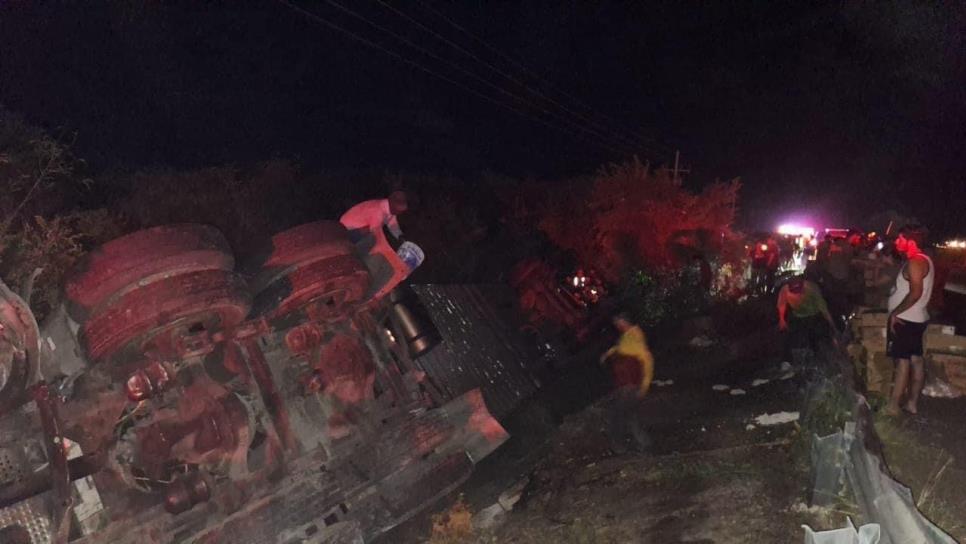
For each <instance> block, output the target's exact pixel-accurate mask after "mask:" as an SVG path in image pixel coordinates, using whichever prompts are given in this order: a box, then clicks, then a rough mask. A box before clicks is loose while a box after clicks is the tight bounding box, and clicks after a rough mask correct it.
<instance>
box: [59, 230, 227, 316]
mask: <svg viewBox="0 0 966 544" xmlns="http://www.w3.org/2000/svg"><path fill="white" fill-rule="evenodd" d="M234 266H235V259H234V257H233V256H232V253H231V249H230V248H229V246H228V242H227V241H226V240H225V237H224V236H222V234H221V232H219V231H218V229H216V228H214V227H209V226H207V225H195V224H181V225H163V226H159V227H154V228H150V229H145V230H141V231H138V232H134V233H131V234H128V235H127V236H123V237H121V238H118V239H116V240H112V241H110V242H107V243H106V244H104V245H102V246H101V247H99V248H97V249H95V250H94V251H92V252H90V253H89V254H87V255H86V256H85V257H84V258H83V259H81V262H80V263H79V264H78V265H77V266H76V267H75V268H74V270H73V272H72V273H71V274H70V276H69V277H68V279H67V282H66V286H65V290H66V293H67V312H68V314H69V315H70V317H71V318H73V319H74V320H75V321H77V322H78V323H83V322H85V321H87V320H88V319H89V318H90V317H91V316H92V315H93V314H95V313H97V312H98V311H99V310H100V309H101V308H102V306H103V305H104V304H105V303H106V302H107V301H108V300H109V299H111V297H113V296H114V295H116V294H117V293H119V292H120V291H122V290H124V289H125V288H127V287H129V286H132V285H134V284H136V283H138V282H142V281H145V280H148V279H150V278H151V277H153V276H158V275H177V274H184V273H189V272H197V271H202V270H223V271H230V270H232V269H233V268H234Z"/></svg>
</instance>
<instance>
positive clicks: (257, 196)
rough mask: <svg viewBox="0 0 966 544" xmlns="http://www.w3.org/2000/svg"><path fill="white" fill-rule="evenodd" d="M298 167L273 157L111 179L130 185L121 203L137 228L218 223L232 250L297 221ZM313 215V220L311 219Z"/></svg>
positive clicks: (118, 184) (298, 204)
mask: <svg viewBox="0 0 966 544" xmlns="http://www.w3.org/2000/svg"><path fill="white" fill-rule="evenodd" d="M297 181H301V180H300V179H299V172H298V169H297V168H296V167H295V166H294V165H293V164H291V163H289V162H288V161H284V160H273V161H268V162H265V163H262V164H259V165H257V166H256V167H254V168H248V169H245V168H241V167H237V166H232V165H229V166H219V167H211V168H204V169H200V170H191V171H173V170H157V171H150V172H137V173H135V174H133V175H130V176H122V177H120V178H119V179H114V180H111V183H112V184H113V185H117V186H119V187H127V188H129V193H128V196H127V197H126V198H124V199H123V200H122V201H121V203H120V208H121V210H122V211H123V213H124V215H125V216H127V217H130V218H132V221H133V222H134V223H135V224H136V227H137V228H147V227H152V226H156V225H163V224H169V223H205V224H209V225H213V226H215V227H218V229H220V230H221V232H222V233H224V234H225V236H226V237H227V238H228V240H229V241H230V242H231V243H232V245H233V246H235V247H236V248H243V247H246V246H250V245H251V243H252V240H254V239H256V238H259V237H264V236H267V235H269V234H270V233H272V232H275V231H276V230H281V229H280V228H279V227H277V225H281V226H282V227H284V226H290V225H289V223H297V222H298V218H297V217H296V216H297V215H298V213H297V212H298V207H299V206H300V205H301V204H302V202H304V200H305V199H304V198H299V196H300V195H298V194H297V193H296V192H295V189H294V187H295V183H296V182H297ZM316 219H317V218H316Z"/></svg>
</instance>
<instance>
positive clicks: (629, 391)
mask: <svg viewBox="0 0 966 544" xmlns="http://www.w3.org/2000/svg"><path fill="white" fill-rule="evenodd" d="M614 328H616V329H617V330H618V331H619V332H620V333H621V336H620V339H619V340H618V341H617V344H616V345H614V347H612V348H610V349H609V350H607V351H606V352H605V353H604V354H603V355H601V357H600V362H601V364H607V365H608V366H609V367H610V372H611V377H612V379H613V382H614V392H613V393H611V397H610V399H609V402H608V404H609V406H610V412H611V413H610V418H609V425H608V435H610V440H611V447H612V449H614V450H615V452H617V453H622V452H623V451H624V450H625V449H626V446H625V444H626V441H627V438H628V437H630V439H631V441H632V444H633V446H634V448H635V449H636V450H638V451H643V450H646V449H648V448H649V447H650V446H651V438H650V437H649V436H648V435H647V432H646V431H644V429H643V427H641V424H640V419H639V417H638V410H639V409H640V407H639V401H640V399H642V398H644V395H646V394H647V391H648V389H650V387H651V381H652V380H653V379H654V356H653V355H651V350H650V349H648V347H647V339H646V338H645V336H644V331H642V330H641V328H640V327H638V326H637V325H635V324H633V323H632V322H631V321H630V319H628V317H627V316H626V315H624V314H618V315H616V316H615V317H614Z"/></svg>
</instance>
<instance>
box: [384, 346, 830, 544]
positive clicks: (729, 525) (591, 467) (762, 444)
mask: <svg viewBox="0 0 966 544" xmlns="http://www.w3.org/2000/svg"><path fill="white" fill-rule="evenodd" d="M714 349H715V348H714V347H712V348H709V349H708V350H706V351H704V352H700V351H693V352H688V351H685V352H678V354H677V355H676V356H675V357H674V358H673V359H671V360H669V359H668V358H665V359H664V364H663V365H661V363H660V361H661V359H660V358H659V365H658V370H657V379H658V380H661V383H665V382H664V380H672V381H673V383H670V384H666V385H656V386H655V387H654V388H653V389H652V391H651V394H650V395H648V397H647V398H646V399H645V400H644V401H643V402H642V404H641V417H642V419H643V421H644V425H645V427H646V428H647V429H648V431H649V433H650V434H651V436H652V438H653V439H654V442H655V445H654V447H653V449H652V450H651V451H649V452H647V453H646V454H634V453H631V454H621V455H618V454H615V453H613V452H612V451H611V448H610V445H609V442H608V441H607V439H606V437H605V434H604V424H605V421H606V403H605V402H602V401H598V402H595V403H593V404H591V405H589V406H587V407H586V408H584V409H581V410H579V411H577V412H575V413H572V414H571V415H569V416H567V417H566V418H565V419H564V420H563V422H562V423H560V424H559V425H546V427H545V428H543V429H537V428H535V427H534V426H533V425H532V423H533V421H534V418H532V417H531V418H529V420H528V421H529V422H530V424H531V425H529V426H528V425H527V424H524V425H522V426H520V427H518V428H516V429H513V428H511V434H513V435H514V438H513V439H511V443H508V444H507V445H506V446H505V447H504V448H503V449H502V450H501V451H499V452H497V454H495V455H494V456H492V457H491V458H489V459H486V460H484V461H483V462H482V463H481V464H480V466H479V467H478V469H477V472H476V473H475V474H474V476H473V477H472V478H471V480H470V481H469V482H467V484H466V485H464V486H463V488H462V489H461V490H460V491H459V493H461V495H454V496H450V497H448V498H446V499H444V500H443V501H441V502H440V504H438V505H436V507H435V508H433V509H431V511H430V512H429V513H428V515H425V516H420V517H418V518H416V519H414V520H411V521H410V522H409V523H406V524H404V525H402V526H400V527H398V528H397V529H395V530H393V531H391V532H390V533H388V534H387V535H385V536H384V538H382V539H380V542H382V543H389V542H392V543H394V544H395V543H400V544H405V543H410V542H427V541H429V542H434V543H446V544H455V543H497V542H500V543H502V542H507V543H521V544H529V543H541V544H543V543H550V542H553V543H557V542H560V543H574V544H591V543H611V542H613V543H617V542H621V543H624V542H641V543H651V542H653V543H660V544H673V543H679V542H680V543H683V542H701V543H712V542H714V543H719V544H726V543H747V542H750V541H754V542H757V543H761V544H771V543H775V544H778V543H782V544H784V543H787V542H796V541H800V540H801V539H802V534H803V533H802V529H801V527H800V526H801V525H802V524H803V523H804V524H809V525H811V526H812V527H814V528H837V527H841V526H842V524H843V523H844V515H845V514H846V513H841V512H828V511H820V512H819V511H815V510H811V511H810V510H808V509H807V508H805V507H804V504H803V503H804V501H805V500H806V496H807V495H806V493H807V489H806V488H807V485H808V468H807V464H806V459H805V456H804V455H803V454H802V451H803V448H802V446H801V443H800V442H799V428H798V425H797V424H796V423H794V422H792V423H785V424H780V425H774V426H762V425H759V424H757V423H755V421H754V419H755V417H756V416H759V415H762V414H766V413H776V412H781V411H788V412H796V411H798V410H799V408H800V407H801V404H802V402H803V385H804V384H803V380H802V378H801V377H800V376H799V375H798V374H793V373H792V372H789V371H787V370H785V369H782V368H781V367H780V362H779V361H778V360H777V359H776V358H766V359H762V360H757V361H739V362H731V363H730V364H721V365H718V366H708V367H706V368H701V367H702V365H704V364H705V363H704V361H711V360H715V359H716V358H715V356H714V355H713V354H714ZM587 373H588V375H589V374H593V372H590V370H587ZM578 375H579V373H578ZM782 378H785V379H782ZM756 379H758V380H768V381H767V383H759V385H757V386H755V385H753V382H754V380H756ZM577 383H582V384H585V387H586V389H588V390H595V391H597V392H600V391H601V388H600V382H599V379H598V380H597V381H595V379H591V378H588V377H586V376H585V377H584V378H583V379H581V380H577ZM715 385H719V386H720V385H726V386H729V388H728V389H723V388H721V387H719V388H718V389H722V390H715V389H714V386H715ZM734 388H739V389H740V390H742V391H744V393H743V394H732V393H733V392H734ZM514 486H517V487H522V493H520V494H519V496H520V500H519V502H517V503H516V504H515V505H514V506H513V508H512V510H511V511H510V512H508V513H505V514H500V515H498V516H496V520H495V521H494V522H493V523H492V526H491V527H489V528H481V525H486V522H484V521H483V518H484V517H485V514H486V512H484V513H483V514H480V512H481V511H484V510H485V509H486V508H487V507H488V506H490V505H493V504H494V503H496V502H497V499H498V497H500V494H501V493H505V492H506V490H507V489H511V488H513V487H514ZM505 495H506V494H505ZM509 495H513V493H509ZM504 498H506V496H505V497H504ZM496 510H497V511H498V510H499V509H496ZM447 511H448V512H449V513H450V514H452V515H451V516H450V517H449V518H447V516H446V512H447ZM489 511H490V512H492V511H494V510H493V509H491V510H489ZM434 513H435V519H436V524H437V526H436V527H435V529H434V528H433V517H434ZM469 514H475V515H476V517H475V518H474V520H473V521H474V526H472V527H470V524H469V523H466V521H468V520H466V519H464V518H466V517H468V515H469Z"/></svg>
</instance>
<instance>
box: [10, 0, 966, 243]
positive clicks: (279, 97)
mask: <svg viewBox="0 0 966 544" xmlns="http://www.w3.org/2000/svg"><path fill="white" fill-rule="evenodd" d="M386 1H387V2H388V0H386ZM135 4H141V5H135ZM291 5H294V6H296V7H298V8H299V9H303V10H305V11H307V12H309V13H310V14H312V15H314V16H316V17H318V18H313V17H312V16H310V15H307V14H306V13H304V12H300V11H297V10H293V9H292V8H291V7H290V5H289V4H287V3H286V2H281V1H277V0H263V1H261V2H143V3H133V2H108V3H104V2H96V3H95V2H32V1H31V2H28V1H14V0H10V1H6V2H3V3H2V6H0V103H3V104H4V105H6V107H8V108H10V109H12V110H14V111H17V112H20V113H22V114H24V115H25V116H26V117H27V118H28V119H29V120H31V121H33V122H35V123H38V124H40V125H42V126H45V127H47V128H50V129H53V130H57V129H63V130H65V131H67V132H76V133H77V143H76V150H77V153H78V154H79V155H80V156H82V157H85V158H87V159H88V160H89V161H90V163H91V166H92V168H93V169H94V170H95V171H104V170H110V169H117V168H124V169H140V168H150V167H159V166H160V167H173V168H193V167H201V166H209V165H218V164H224V163H237V164H244V163H247V162H253V161H260V160H264V159H269V158H273V157H283V158H292V159H295V160H298V161H300V162H301V163H302V164H303V165H305V167H306V168H309V169H316V170H338V169H347V168H348V169H363V170H370V169H371V170H374V171H375V170H391V171H405V172H416V173H437V174H456V175H465V176H470V175H474V174H476V173H479V172H483V171H488V172H495V173H499V174H506V175H511V176H518V177H537V178H557V177H562V176H568V175H574V174H581V173H589V172H593V171H594V170H595V169H596V168H597V167H598V166H599V165H601V164H603V163H606V162H610V161H617V160H623V159H626V158H627V157H629V156H630V155H632V154H638V155H639V156H640V157H641V158H642V159H646V160H650V161H652V162H654V163H666V162H669V161H670V160H671V158H672V157H673V152H674V150H675V149H680V151H681V153H682V157H683V162H684V164H685V165H686V166H688V167H689V168H691V171H692V172H691V174H690V175H689V176H688V178H687V181H686V183H687V184H688V185H691V186H693V187H700V186H701V185H702V184H704V183H707V182H709V181H712V180H714V179H716V178H720V179H730V178H732V177H736V176H740V177H741V178H742V180H743V181H744V189H743V192H742V210H743V214H742V215H743V224H744V225H746V226H767V225H771V224H773V223H775V222H777V221H779V220H781V219H783V218H785V217H786V216H790V215H804V216H806V217H814V218H818V219H824V220H825V222H826V223H837V224H843V225H845V224H847V223H854V224H861V223H862V222H863V221H864V220H865V219H866V218H867V217H868V216H870V215H871V214H873V213H875V212H876V211H881V210H885V209H896V210H898V211H900V212H906V213H912V214H915V215H918V216H919V218H920V219H922V220H923V221H925V222H927V223H928V224H929V225H930V226H931V227H932V228H933V230H935V231H948V232H952V231H959V232H961V233H964V234H966V214H963V213H961V212H960V211H958V210H957V209H956V207H957V206H959V205H961V204H962V203H966V174H964V172H966V40H964V35H966V3H961V2H944V3H939V2H937V3H932V2H876V3H873V2H828V3H820V2H746V3H731V2H708V3H697V2H679V1H672V2H643V1H641V2H608V1H602V2H578V1H573V2H520V3H511V2H482V1H472V2H471V1H465V2H453V1H446V0H421V2H420V1H415V0H413V1H406V2H389V3H386V4H383V3H381V2H380V1H379V0H352V1H349V0H338V1H335V0H332V1H327V0H323V1H320V2H307V1H294V2H293V3H292V4H291ZM387 6H391V7H393V8H395V10H396V11H395V12H394V11H392V10H391V9H389V8H388V7H387ZM350 11H351V12H352V13H350ZM353 13H354V14H353ZM405 17H408V18H409V19H407V18H405ZM366 20H368V21H370V22H371V23H373V24H375V25H378V26H380V27H383V28H385V29H388V30H390V31H392V32H394V33H396V34H398V35H399V36H400V37H401V38H402V39H405V40H407V41H408V42H410V44H405V43H403V42H402V41H400V40H399V39H398V38H394V37H391V36H389V35H387V34H385V33H383V32H382V31H380V30H378V29H377V28H375V27H374V26H372V25H370V24H369V23H367V22H366ZM324 21H328V24H326V23H325V22H324ZM413 21H416V22H418V23H419V24H422V25H425V26H426V27H429V28H430V29H432V31H433V32H435V33H437V34H438V35H439V36H440V37H442V38H443V39H445V40H448V41H451V42H454V43H456V44H458V45H459V46H460V47H462V48H464V49H466V50H467V51H469V52H470V53H471V54H472V55H473V56H474V57H475V58H474V57H471V56H469V55H468V54H467V53H466V52H465V51H459V50H457V49H454V48H453V47H452V46H451V45H449V44H447V43H446V42H445V41H443V40H441V39H440V37H437V36H433V35H431V34H429V33H428V32H427V31H426V30H425V29H423V28H421V27H419V26H416V24H414V22H413ZM450 21H452V22H455V23H457V24H458V25H460V26H461V27H462V29H460V28H457V27H455V26H452V25H451V24H450ZM329 25H335V26H338V27H341V28H343V29H345V30H346V31H348V32H353V33H356V34H357V35H359V36H361V37H362V38H363V39H365V40H369V41H371V42H372V43H373V44H375V45H377V46H379V47H381V48H383V49H385V50H387V51H390V52H392V54H395V55H399V56H401V57H403V58H405V59H408V62H407V61H404V60H402V59H400V58H397V57H394V56H391V55H390V54H387V53H386V52H384V51H381V50H376V49H373V48H371V47H367V46H366V45H364V44H361V43H359V42H358V41H354V40H353V39H352V38H349V37H347V36H346V35H345V34H344V33H340V32H339V31H337V30H335V29H333V28H332V27H331V26H329ZM464 30H465V31H467V32H469V33H471V34H472V35H475V36H478V37H479V38H481V41H478V40H476V39H474V38H473V37H471V36H470V34H467V33H466V32H464ZM414 46H415V47H414ZM416 47H418V48H419V49H421V50H422V51H420V50H417V49H416ZM491 48H492V49H491ZM495 51H499V52H503V53H506V54H507V55H508V56H509V57H510V58H512V59H515V60H516V61H519V63H520V64H515V63H512V62H511V61H510V60H508V59H507V58H505V57H503V56H500V55H499V54H497V53H496V52H495ZM414 63H415V64H418V65H420V66H422V67H423V68H424V69H426V70H430V71H432V72H435V73H436V74H438V75H439V76H442V77H443V78H446V79H448V80H450V81H444V80H442V79H440V78H439V77H437V76H433V75H430V74H428V73H426V71H424V70H423V69H421V68H418V67H416V66H415V65H414ZM486 64H489V65H492V66H495V67H496V68H497V69H498V70H500V71H502V72H504V73H505V74H507V75H509V76H510V78H505V77H502V76H500V75H498V74H496V73H495V72H493V71H491V70H490V69H489V68H488V67H487V66H486ZM521 65H522V66H521ZM524 68H525V69H526V70H524ZM467 89H472V91H470V90H467ZM535 91H536V92H535ZM480 95H484V96H485V97H487V98H484V97H481V96H480ZM548 97H549V99H548ZM494 101H495V102H500V103H502V104H504V106H499V105H497V104H494V103H493V102H494ZM561 106H563V107H565V108H567V110H566V111H564V110H562V109H561ZM508 108H509V109H516V110H519V113H514V112H512V111H509V109H508ZM547 112H556V113H557V114H556V115H548V113H547ZM605 118H606V119H605ZM547 124H550V125H554V126H555V127H557V128H552V127H550V126H547Z"/></svg>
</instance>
